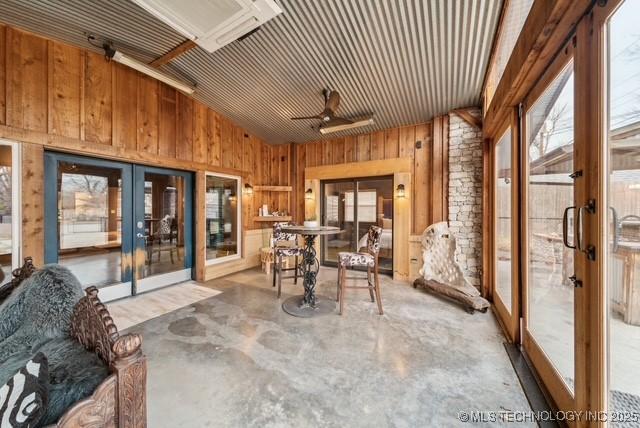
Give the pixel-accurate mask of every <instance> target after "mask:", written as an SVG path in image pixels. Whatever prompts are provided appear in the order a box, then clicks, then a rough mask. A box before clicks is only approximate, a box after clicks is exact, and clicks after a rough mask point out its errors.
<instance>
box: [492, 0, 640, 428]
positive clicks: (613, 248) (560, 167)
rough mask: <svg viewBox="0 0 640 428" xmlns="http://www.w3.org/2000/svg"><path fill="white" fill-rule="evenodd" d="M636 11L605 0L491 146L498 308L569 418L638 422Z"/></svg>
mask: <svg viewBox="0 0 640 428" xmlns="http://www.w3.org/2000/svg"><path fill="white" fill-rule="evenodd" d="M639 15H640V2H637V1H634V0H626V1H623V0H609V1H607V2H596V3H595V4H594V6H593V10H592V11H591V12H590V13H589V14H587V15H585V16H584V17H583V18H582V19H581V20H580V21H579V22H578V24H577V25H576V28H575V31H574V32H573V33H572V34H569V35H567V37H566V40H568V42H567V44H566V46H564V47H563V48H562V49H561V50H560V51H559V52H558V54H557V55H556V56H555V58H554V59H553V61H552V62H551V64H550V65H549V66H548V68H547V69H546V71H545V73H544V74H543V75H542V76H541V77H540V78H539V80H538V82H537V83H536V84H535V85H534V87H533V89H532V90H531V91H530V92H529V94H528V95H527V96H525V97H524V99H523V100H521V101H522V104H521V105H520V108H519V109H518V114H516V116H517V118H518V119H517V120H516V121H511V122H510V124H506V125H505V126H504V127H503V129H507V128H508V126H512V127H515V128H517V129H518V132H519V135H518V133H513V132H512V133H511V134H509V132H508V130H507V131H503V132H502V133H500V134H499V135H497V136H496V138H495V140H494V144H493V147H492V153H493V157H492V158H491V164H492V171H493V176H492V181H493V183H492V184H493V186H492V189H493V191H492V195H493V236H494V242H493V243H492V250H493V251H492V255H493V257H492V258H493V264H492V275H491V277H492V278H493V280H494V281H493V297H494V303H495V308H496V312H497V314H498V316H499V318H500V320H501V321H502V323H503V325H504V326H505V330H507V333H508V334H509V335H510V336H511V337H512V338H517V336H518V334H519V336H520V338H519V341H520V343H521V344H522V349H523V350H524V353H525V354H526V355H527V356H528V358H529V360H530V361H531V363H532V365H533V366H534V368H535V369H536V372H537V373H538V376H539V378H540V380H541V381H542V383H543V384H544V385H545V388H546V390H547V391H548V392H549V394H550V395H551V398H552V399H553V401H554V402H555V405H556V406H557V407H558V408H559V409H560V410H578V411H585V410H589V411H591V412H592V413H590V414H589V415H588V416H589V417H591V418H592V419H590V420H587V419H585V417H587V415H584V414H583V419H580V420H575V421H571V422H569V425H571V426H574V425H575V426H588V425H589V426H590V425H594V426H595V425H598V426H604V425H607V426H639V425H640V413H639V412H638V408H640V381H639V379H640V364H638V360H639V357H640V78H639V76H640V36H639V35H638V32H637V30H636V27H637V16H639ZM507 135H511V137H512V138H516V137H517V143H516V145H515V146H514V145H513V144H511V145H510V144H508V141H507V140H508V138H507V137H506V136H507ZM509 147H511V149H513V148H514V147H516V148H518V149H519V151H520V162H519V171H518V166H517V165H514V164H512V165H509V163H508V161H507V160H508V159H510V157H509V155H508V153H507V149H508V148H509ZM511 159H512V162H513V158H512V157H511ZM512 175H515V176H518V177H520V179H521V180H520V183H519V184H513V182H511V180H510V179H509V178H510V177H511V176H512ZM518 190H519V194H518ZM514 198H519V199H520V202H519V203H518V204H515V205H511V210H510V211H509V205H510V202H512V201H513V199H514ZM510 199H511V201H510ZM518 212H519V213H520V214H518ZM517 218H519V219H520V220H519V221H518V223H519V227H520V229H519V231H516V232H514V233H513V234H512V235H511V236H510V237H507V231H508V230H509V225H508V223H509V221H512V220H513V219H517ZM518 232H519V233H518ZM505 237H507V238H508V239H507V238H505ZM518 239H519V240H520V241H521V242H520V244H519V245H517V244H516V246H517V247H518V248H519V249H520V252H519V254H518V253H517V252H514V250H513V246H514V240H515V241H517V240H518ZM510 246H511V250H510ZM509 263H511V264H512V265H513V264H516V265H517V266H518V267H519V272H518V275H519V277H518V276H516V277H514V276H513V272H514V271H513V270H511V269H509V268H508V264H509ZM509 274H511V275H512V276H511V277H509ZM518 296H519V297H520V299H519V300H518ZM509 304H511V306H509ZM514 305H515V306H514ZM518 311H520V315H519V318H518V315H517V313H518ZM514 322H517V323H518V324H519V326H518V325H516V327H515V332H514V330H512V327H513V325H514V324H513V323H514ZM598 412H600V413H598ZM593 418H595V419H593Z"/></svg>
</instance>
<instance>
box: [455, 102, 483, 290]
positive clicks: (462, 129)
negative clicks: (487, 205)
mask: <svg viewBox="0 0 640 428" xmlns="http://www.w3.org/2000/svg"><path fill="white" fill-rule="evenodd" d="M473 113H474V114H477V115H478V116H479V115H480V110H478V111H477V112H473ZM449 227H450V229H451V231H452V232H453V233H454V235H455V237H456V240H457V244H458V248H457V250H456V259H457V261H458V263H459V264H460V267H461V268H462V270H463V272H464V275H465V276H466V277H467V279H468V280H469V281H470V282H471V283H472V284H473V285H475V286H479V285H480V279H481V277H482V130H481V129H478V128H476V127H474V126H473V125H470V124H469V123H467V122H466V121H465V120H464V119H462V118H461V117H460V116H458V115H456V114H455V113H452V114H451V115H450V116H449Z"/></svg>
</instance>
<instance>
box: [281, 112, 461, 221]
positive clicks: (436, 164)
mask: <svg viewBox="0 0 640 428" xmlns="http://www.w3.org/2000/svg"><path fill="white" fill-rule="evenodd" d="M448 123H449V122H448V117H447V116H443V117H437V118H435V119H434V120H433V121H432V122H426V123H422V124H419V125H412V126H404V127H400V128H391V129H387V130H384V131H378V132H373V133H368V134H361V135H357V136H349V137H344V138H336V139H332V140H322V141H314V142H310V143H302V144H295V145H294V158H295V162H294V170H295V171H294V187H295V189H294V190H295V203H294V204H293V209H294V213H295V219H296V221H298V222H300V221H303V220H304V206H305V204H304V191H305V189H304V169H305V168H306V167H314V166H322V165H336V164H342V163H350V162H361V161H368V160H389V161H390V162H391V161H393V159H396V158H406V157H408V158H411V159H413V171H412V174H411V175H412V182H413V183H412V184H413V186H412V187H413V192H412V195H411V196H412V197H411V200H412V201H413V204H412V209H413V216H412V217H413V225H412V231H413V233H422V232H423V231H424V229H425V228H426V227H427V226H429V225H430V224H432V223H434V222H437V221H441V220H446V219H447V213H448V210H447V193H448V190H447V189H448V181H449V178H448V171H449V165H448V162H449V160H448V159H449V157H448V141H449V133H448V129H449V127H448Z"/></svg>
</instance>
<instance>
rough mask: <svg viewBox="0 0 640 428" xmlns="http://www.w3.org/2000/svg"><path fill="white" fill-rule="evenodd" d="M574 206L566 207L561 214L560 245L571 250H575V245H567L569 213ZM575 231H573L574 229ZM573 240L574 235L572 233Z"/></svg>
mask: <svg viewBox="0 0 640 428" xmlns="http://www.w3.org/2000/svg"><path fill="white" fill-rule="evenodd" d="M575 209H576V207H575V206H571V207H567V208H565V210H564V214H562V243H563V244H564V246H565V247H567V248H571V249H572V250H575V249H576V246H575V245H570V244H569V211H571V210H575ZM574 230H575V229H574ZM573 236H574V239H575V233H574V235H573Z"/></svg>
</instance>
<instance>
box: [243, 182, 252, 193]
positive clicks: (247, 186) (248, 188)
mask: <svg viewBox="0 0 640 428" xmlns="http://www.w3.org/2000/svg"><path fill="white" fill-rule="evenodd" d="M244 194H245V195H247V196H251V195H253V187H252V186H251V184H249V183H244Z"/></svg>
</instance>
